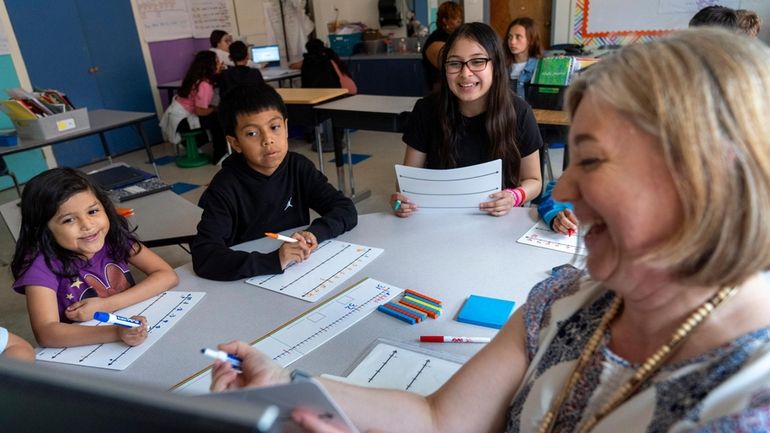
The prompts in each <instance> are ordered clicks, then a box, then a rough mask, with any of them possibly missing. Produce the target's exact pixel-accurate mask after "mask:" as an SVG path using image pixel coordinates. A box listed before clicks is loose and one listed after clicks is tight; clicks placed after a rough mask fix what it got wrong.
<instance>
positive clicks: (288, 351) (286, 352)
mask: <svg viewBox="0 0 770 433" xmlns="http://www.w3.org/2000/svg"><path fill="white" fill-rule="evenodd" d="M380 296H382V294H381V293H378V294H377V295H375V296H372V297H371V298H369V299H367V300H366V301H364V302H363V303H361V304H359V305H356V306H355V307H354V308H351V309H349V311H348V312H347V313H345V314H343V315H342V316H340V317H339V318H337V319H336V320H334V321H333V322H331V323H330V324H329V325H327V326H323V327H321V328H318V330H317V331H316V332H314V333H312V334H310V335H309V336H308V337H307V338H305V339H304V340H300V341H299V342H297V343H296V344H295V345H294V346H291V347H289V348H288V349H284V350H283V352H281V353H280V354H279V355H278V356H276V357H274V358H273V361H277V360H279V359H281V358H282V357H284V356H287V355H291V352H292V351H294V350H297V351H298V352H299V349H298V348H299V347H300V346H302V345H303V344H305V343H307V342H309V341H310V340H312V339H314V338H315V337H317V336H318V335H320V334H323V333H324V332H326V331H327V330H329V329H331V328H333V327H335V326H337V324H339V323H341V322H343V321H345V319H347V318H348V317H349V316H350V315H351V314H355V313H357V312H358V311H359V310H361V308H363V307H365V306H366V305H368V304H369V303H370V302H372V301H375V300H377V299H378V298H380ZM279 341H280V340H279ZM282 343H283V342H282Z"/></svg>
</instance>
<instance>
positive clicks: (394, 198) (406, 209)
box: [390, 192, 417, 218]
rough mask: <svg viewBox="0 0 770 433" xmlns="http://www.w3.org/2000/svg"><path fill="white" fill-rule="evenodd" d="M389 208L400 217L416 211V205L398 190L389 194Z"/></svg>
mask: <svg viewBox="0 0 770 433" xmlns="http://www.w3.org/2000/svg"><path fill="white" fill-rule="evenodd" d="M390 208H391V209H393V213H395V214H396V215H398V216H400V217H401V218H406V217H408V216H409V215H411V214H412V213H413V212H416V211H417V205H416V204H414V203H413V202H412V201H411V200H409V197H407V196H405V195H403V194H401V193H399V192H396V193H393V194H391V195H390Z"/></svg>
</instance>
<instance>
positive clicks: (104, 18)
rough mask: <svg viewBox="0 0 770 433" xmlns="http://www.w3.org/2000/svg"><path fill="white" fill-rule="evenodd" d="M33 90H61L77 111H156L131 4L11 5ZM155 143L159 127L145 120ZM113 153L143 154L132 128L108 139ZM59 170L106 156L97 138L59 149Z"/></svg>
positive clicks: (30, 1)
mask: <svg viewBox="0 0 770 433" xmlns="http://www.w3.org/2000/svg"><path fill="white" fill-rule="evenodd" d="M5 4H6V8H7V9H8V15H9V16H10V18H11V24H12V26H13V30H14V32H15V34H16V38H17V39H18V41H19V47H20V49H21V54H22V57H23V58H24V63H25V65H26V67H27V71H28V73H29V77H30V81H31V82H32V84H33V85H34V86H37V87H44V88H55V89H59V90H61V91H63V92H65V93H67V95H68V96H69V97H70V99H71V100H72V102H73V103H74V104H75V105H76V106H78V107H87V108H88V109H89V110H95V109H99V108H110V109H116V110H127V111H149V112H153V111H155V108H154V105H153V103H152V95H151V92H150V85H149V81H148V79H147V72H146V70H145V68H144V60H143V57H142V53H141V49H140V46H139V38H138V34H137V32H136V25H135V22H134V19H133V15H132V11H131V5H130V3H129V2H127V1H118V2H114V1H104V2H100V1H96V0H5ZM144 126H145V130H146V131H148V137H149V139H150V142H151V143H155V142H158V141H160V130H159V128H158V126H157V122H156V121H153V122H146V124H145V125H144ZM106 136H107V140H108V143H109V145H110V150H111V151H112V153H113V154H114V153H122V152H126V151H128V150H132V149H138V148H140V147H141V146H142V142H141V139H140V137H139V136H138V134H136V132H135V131H134V130H133V129H132V128H129V127H127V128H121V129H119V130H116V131H112V132H108V133H107V134H106ZM53 150H54V155H55V156H56V160H57V162H58V164H59V165H61V166H74V167H77V166H81V165H85V164H88V163H90V162H93V161H97V160H100V159H102V158H104V152H103V150H102V147H101V144H100V142H99V138H98V136H93V137H86V138H82V139H78V140H73V141H70V142H67V143H62V144H58V145H55V146H53Z"/></svg>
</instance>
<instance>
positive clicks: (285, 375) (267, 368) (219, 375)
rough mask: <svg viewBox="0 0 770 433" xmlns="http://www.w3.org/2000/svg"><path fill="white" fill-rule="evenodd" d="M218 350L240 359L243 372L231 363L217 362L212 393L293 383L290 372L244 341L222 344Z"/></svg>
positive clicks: (212, 382) (213, 372)
mask: <svg viewBox="0 0 770 433" xmlns="http://www.w3.org/2000/svg"><path fill="white" fill-rule="evenodd" d="M217 348H218V349H219V350H223V351H225V352H227V353H230V354H232V355H235V356H236V357H238V358H240V360H241V372H240V373H238V372H237V371H236V370H235V369H234V368H233V366H232V364H230V363H229V362H223V361H215V362H214V368H213V369H212V370H211V390H212V391H224V390H226V389H238V388H246V387H255V386H270V385H278V384H281V383H289V382H290V381H291V377H290V374H289V371H288V370H286V369H284V368H282V367H281V366H280V365H278V364H277V363H275V362H274V361H273V360H272V359H270V358H268V357H267V356H265V354H263V353H262V352H259V351H258V350H257V349H255V348H253V347H251V346H249V345H248V344H246V343H244V342H242V341H231V342H229V343H226V344H220V345H218V346H217Z"/></svg>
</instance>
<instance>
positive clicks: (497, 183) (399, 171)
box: [396, 159, 503, 214]
mask: <svg viewBox="0 0 770 433" xmlns="http://www.w3.org/2000/svg"><path fill="white" fill-rule="evenodd" d="M396 179H397V180H398V188H399V190H401V193H402V194H403V195H405V196H407V197H409V200H411V201H412V202H414V203H415V204H416V205H417V211H418V212H420V213H471V214H476V213H482V212H481V211H480V210H479V204H480V203H482V202H487V201H489V200H490V199H489V195H490V194H492V193H495V192H498V191H500V190H501V185H502V184H503V183H502V179H503V168H502V160H500V159H496V160H494V161H490V162H485V163H483V164H477V165H472V166H470V167H462V168H452V169H447V170H432V169H427V168H415V167H407V166H404V165H396Z"/></svg>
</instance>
